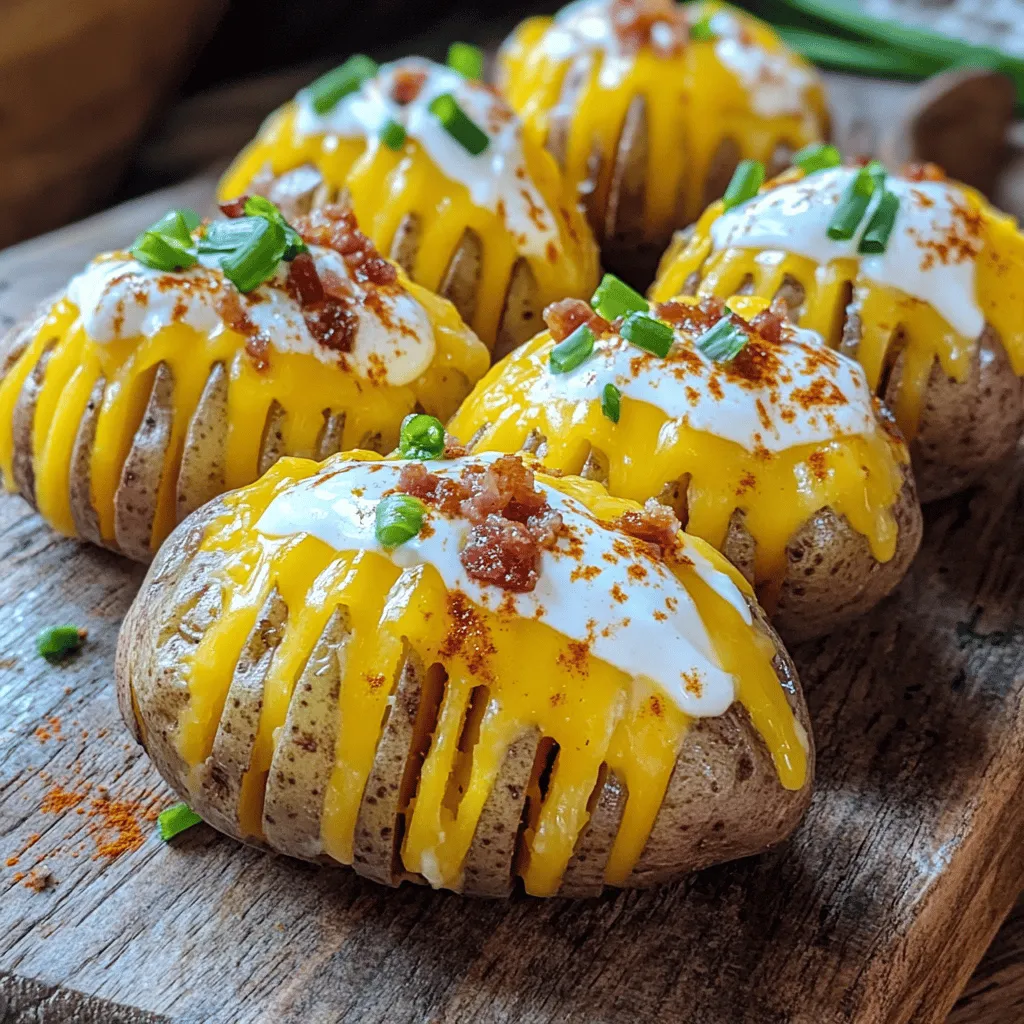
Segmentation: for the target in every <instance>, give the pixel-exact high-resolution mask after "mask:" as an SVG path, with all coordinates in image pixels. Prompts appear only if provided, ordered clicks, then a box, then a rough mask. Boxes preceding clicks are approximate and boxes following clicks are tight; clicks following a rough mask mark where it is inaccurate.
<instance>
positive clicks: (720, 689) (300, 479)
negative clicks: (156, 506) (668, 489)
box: [117, 422, 814, 896]
mask: <svg viewBox="0 0 1024 1024" xmlns="http://www.w3.org/2000/svg"><path fill="white" fill-rule="evenodd" d="M436 426H437V428H438V430H439V431H440V429H441V425H440V423H439V422H438V423H437V424H436ZM446 454H447V455H451V456H452V457H451V458H446V459H433V458H431V459H430V460H429V461H417V460H413V459H407V460H405V459H385V460H381V459H379V458H377V457H376V456H373V455H372V454H370V453H365V452H355V453H346V454H341V455H336V456H332V457H331V458H330V459H328V460H327V461H326V462H324V463H322V464H320V465H317V464H316V463H313V462H310V461H305V460H301V459H282V460H281V461H280V462H278V463H277V464H276V465H275V466H274V467H273V468H272V469H271V470H270V471H269V472H268V473H267V474H266V475H265V476H264V477H263V478H262V479H261V480H259V481H258V482H257V483H255V484H252V485H250V486H248V487H246V488H243V489H241V490H239V491H236V492H234V493H231V494H228V495H225V496H222V497H219V498H217V499H215V500H214V501H213V502H211V503H210V504H208V505H206V506H204V507H203V508H202V509H200V510H199V511H197V512H195V513H194V514H193V515H192V516H190V517H189V518H188V519H187V520H186V521H185V522H184V523H182V524H181V525H180V526H179V527H178V528H177V530H176V532H175V533H174V535H173V536H172V538H171V540H170V541H169V542H168V543H167V544H165V545H164V546H163V548H162V549H161V551H160V553H159V554H158V556H157V558H156V560H155V561H154V563H153V565H152V566H151V567H150V569H149V573H148V575H147V577H146V580H145V582H144V583H143V586H142V589H141V591H140V593H139V594H138V596H137V597H136V599H135V602H134V604H133V605H132V607H131V609H130V610H129V612H128V615H127V617H126V619H125V621H124V624H123V626H122V629H121V634H120V638H119V642H118V650H117V691H118V698H119V705H120V707H121V712H122V714H123V716H124V718H125V721H126V722H127V723H128V726H129V728H130V729H131V730H132V731H133V733H134V735H135V736H136V738H137V739H138V740H139V742H141V743H142V744H143V745H144V746H145V748H146V750H147V751H148V752H149V755H150V757H151V758H152V759H153V761H154V763H155V764H156V766H157V768H158V769H159V770H160V772H161V774H162V775H163V776H164V777H165V778H166V780H167V781H168V782H169V783H170V784H171V785H172V786H173V787H174V789H175V790H177V792H178V793H179V794H180V795H181V797H182V798H183V799H184V800H186V801H188V803H189V805H190V806H191V807H192V808H194V809H195V811H196V812H197V813H198V814H200V815H201V816H202V817H203V818H204V819H205V820H206V821H207V822H209V823H210V824H211V825H213V826H215V827H216V828H218V829H220V830H221V831H223V832H226V833H227V834H228V835H231V836H234V837H236V838H238V839H241V840H243V841H245V842H247V843H252V844H256V845H259V846H263V847H266V848H269V849H271V850H274V851H277V852H279V853H284V854H288V855H290V856H293V857H300V858H303V859H305V860H309V861H314V862H318V863H323V864H347V865H351V866H352V867H353V868H354V869H355V870H356V871H357V872H359V873H360V874H362V875H365V876H367V877H369V878H372V879H375V880H377V881H379V882H383V883H385V884H387V885H397V884H398V883H399V882H401V881H402V880H406V879H408V880H412V881H414V882H425V883H428V884H430V885H432V886H434V887H435V888H442V887H443V888H447V889H452V890H455V891H459V892H464V893H467V894H473V895H479V896H504V895H506V894H507V893H509V892H510V890H511V889H512V887H513V885H514V884H515V881H516V879H521V880H522V882H523V885H524V886H525V889H526V891H527V892H529V893H532V894H534V895H538V896H552V895H556V894H557V895H563V896H584V895H596V894H598V893H600V892H601V890H602V888H603V887H604V886H605V885H611V886H647V885H652V884H655V883H658V882H662V881H666V880H670V879H674V878H677V877H679V875H681V874H682V873H684V872H687V871H691V870H695V869H697V868H701V867H703V866H705V865H708V864H711V863H714V862H719V861H723V860H727V859H730V858H733V857H742V856H746V855H749V854H752V853H755V852H758V851H760V850H763V849H765V848H766V847H768V846H770V845H771V844H773V843H776V842H778V841H779V840H781V839H782V838H783V837H784V836H786V835H787V834H788V833H789V832H790V831H791V830H792V829H793V827H794V826H795V825H796V823H797V821H798V820H799V818H800V816H801V814H802V813H803V810H804V808H805V807H806V804H807V801H808V799H809V794H810V786H811V779H812V774H813V763H814V755H813V749H812V744H811V739H810V733H809V726H808V720H807V712H806V709H805V706H804V702H803V697H802V695H801V691H800V688H799V684H798V681H797V678H796V675H795V672H794V669H793V665H792V663H791V661H790V659H789V657H788V655H787V654H786V652H785V650H784V649H783V647H782V646H781V644H780V642H779V641H778V639H777V638H776V636H775V634H774V633H773V632H772V630H771V628H770V627H769V626H768V625H767V623H766V621H765V619H764V618H763V615H762V613H761V612H760V610H759V608H758V607H757V605H756V603H755V601H754V598H753V594H752V591H751V590H750V588H749V587H748V585H747V584H746V581H745V580H743V578H742V577H741V576H740V575H739V574H738V573H737V572H736V571H735V570H734V569H733V568H732V567H731V566H729V564H728V563H727V562H726V561H725V560H724V559H723V558H722V557H721V556H720V555H719V554H718V553H717V552H715V551H714V550H712V549H711V548H709V547H708V546H707V545H705V544H704V543H703V542H701V541H700V540H697V539H696V538H692V537H688V536H686V535H685V534H682V533H680V532H679V530H678V527H679V524H678V521H676V519H675V517H674V515H673V514H672V512H671V510H669V509H666V508H663V507H661V506H654V507H653V508H649V509H643V508H641V507H640V506H639V505H637V504H635V503H633V502H629V501H624V500H622V499H615V498H611V497H609V496H608V495H607V493H606V492H605V491H604V489H603V488H602V487H601V486H600V485H599V484H597V483H594V482H591V481H585V480H581V479H577V478H573V477H562V478H556V477H551V476H547V475H543V474H541V473H539V472H538V473H536V474H535V473H534V471H533V469H532V468H531V467H530V466H529V465H528V464H525V463H524V461H523V460H522V458H520V457H518V456H500V457H498V456H494V455H489V456H481V457H466V456H465V455H464V454H457V453H455V452H453V451H451V450H450V449H449V450H447V451H446ZM527 651H528V652H529V657H527V658H524V657H523V653H524V652H527Z"/></svg>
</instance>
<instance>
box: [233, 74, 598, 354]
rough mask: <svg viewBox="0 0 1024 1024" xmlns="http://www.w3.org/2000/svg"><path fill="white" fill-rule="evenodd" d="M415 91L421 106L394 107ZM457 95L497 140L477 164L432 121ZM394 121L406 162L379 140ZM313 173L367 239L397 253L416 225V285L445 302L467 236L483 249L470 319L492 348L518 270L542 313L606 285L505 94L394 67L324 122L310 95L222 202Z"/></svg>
mask: <svg viewBox="0 0 1024 1024" xmlns="http://www.w3.org/2000/svg"><path fill="white" fill-rule="evenodd" d="M410 81H411V82H414V83H415V88H416V89H417V92H416V95H415V96H414V98H412V99H409V100H407V101H406V102H404V103H399V102H397V101H396V100H395V99H394V94H395V92H399V93H400V90H401V89H402V88H403V83H406V82H410ZM444 93H450V94H451V95H453V96H454V97H455V98H456V100H457V101H458V102H459V103H460V105H461V106H462V107H463V108H464V109H465V110H467V111H468V112H469V113H470V115H471V116H473V117H474V120H475V121H476V123H477V124H478V126H479V127H480V128H482V129H483V130H484V132H485V133H486V134H487V136H488V147H487V149H485V150H484V152H483V153H482V154H479V155H476V156H473V155H471V154H470V153H469V152H468V151H467V150H465V149H463V148H462V147H461V146H460V145H459V144H458V143H457V142H455V141H454V140H453V139H452V138H451V137H450V136H448V135H447V133H446V132H445V130H444V128H443V127H442V126H441V124H440V122H439V121H438V120H437V118H436V117H435V116H434V115H433V114H431V113H430V111H429V101H430V99H431V98H432V97H435V96H437V95H441V94H444ZM385 119H391V120H395V121H399V122H401V123H402V124H403V125H404V127H405V130H406V139H405V142H404V143H403V144H402V146H401V147H400V148H399V149H398V150H394V149H391V148H389V147H388V146H387V145H385V144H383V143H382V142H381V140H380V138H379V132H378V130H377V126H378V125H379V124H381V123H383V121H384V120H385ZM303 167H313V168H315V169H316V171H317V172H318V173H319V175H320V176H321V177H322V179H323V181H324V183H325V184H326V185H327V186H328V187H329V188H330V189H331V190H333V191H335V192H337V191H338V190H344V191H346V192H347V193H348V194H349V196H350V197H351V202H352V207H353V209H354V211H355V214H356V216H357V218H358V220H359V222H360V224H361V226H362V227H363V229H364V230H365V231H366V233H367V234H368V235H369V236H370V238H371V239H372V240H373V242H374V243H375V245H376V246H377V248H378V249H380V251H381V252H383V253H385V254H387V253H390V252H391V251H392V244H393V242H394V241H395V237H396V234H397V233H398V231H399V228H400V226H402V224H403V222H404V221H405V220H406V218H407V217H409V216H410V215H412V216H414V217H416V218H417V219H418V222H419V229H420V232H421V236H420V240H419V247H418V249H417V251H416V256H415V260H414V264H413V266H412V267H411V268H409V269H410V274H411V277H412V278H413V280H415V281H417V282H418V283H420V284H421V285H423V286H424V287H426V288H429V289H431V290H432V291H440V290H441V286H442V284H443V283H444V281H445V278H446V274H447V272H448V268H449V263H450V260H451V257H452V255H453V253H455V251H456V249H457V247H458V246H459V243H460V241H461V240H462V238H463V234H464V233H465V232H466V231H467V230H469V231H472V232H474V233H475V234H476V235H477V236H478V238H479V239H480V241H481V243H482V256H481V266H480V268H479V278H478V283H477V290H476V304H475V310H474V312H473V315H472V316H471V317H470V318H469V319H470V323H471V325H472V327H473V329H474V330H475V331H476V332H477V334H478V335H479V336H480V337H481V338H482V339H483V340H484V341H485V342H486V343H487V344H488V345H489V346H492V347H493V345H494V342H495V339H496V337H497V334H498V329H499V324H500V321H501V315H502V311H503V308H504V304H505V298H506V293H507V292H508V290H509V282H510V279H511V277H512V274H513V270H514V268H515V266H516V264H517V262H518V261H519V260H520V259H525V260H526V262H527V264H528V266H529V268H530V270H531V271H532V274H533V277H534V279H535V282H536V299H535V306H536V309H537V310H539V309H541V308H543V306H545V305H546V304H547V303H549V302H553V301H555V300H556V299H560V298H562V297H564V296H565V295H573V296H585V295H589V294H590V292H591V291H592V290H593V287H594V285H595V284H596V281H597V271H598V254H597V247H596V245H595V243H594V239H593V235H592V234H591V232H590V229H589V227H588V226H587V224H586V221H585V220H584V218H583V216H582V214H581V213H580V212H579V210H578V209H577V208H576V206H575V203H574V201H570V200H569V199H567V195H566V188H565V185H564V182H563V180H562V176H561V175H560V173H559V171H558V168H557V167H556V166H555V163H554V161H553V160H552V159H551V157H550V155H549V154H548V153H546V152H545V151H544V150H543V149H542V148H541V147H540V146H539V145H537V144H536V143H535V142H533V141H532V140H531V139H529V138H524V137H523V131H522V126H521V125H520V124H519V122H518V120H517V119H516V118H515V116H514V114H513V113H512V111H511V110H510V109H509V108H508V107H507V106H506V105H505V104H504V102H503V101H502V100H501V99H500V98H499V97H498V96H497V94H495V93H493V92H492V91H490V90H489V89H488V88H487V87H486V86H484V85H482V84H480V83H477V82H471V81H467V80H465V79H463V78H462V77H461V76H459V75H457V74H456V73H455V72H453V71H450V70H449V69H446V68H442V67H440V66H438V65H436V64H431V63H430V62H429V61H424V60H419V59H409V60H406V61H402V62H398V63H396V64H391V65H385V66H384V67H383V68H381V71H380V73H379V74H378V76H377V78H376V79H374V80H371V81H370V82H368V83H365V84H364V85H363V87H362V88H361V89H360V90H359V91H358V92H356V93H353V94H350V96H348V97H346V98H345V99H343V100H342V101H341V102H340V103H339V105H338V107H337V108H336V109H335V110H334V111H332V112H330V113H328V114H326V115H322V116H321V115H318V114H316V113H315V111H313V110H312V108H311V107H310V105H309V100H308V97H307V96H306V95H305V94H304V93H300V94H299V96H298V97H297V98H296V100H294V101H293V102H291V103H289V104H287V105H286V106H284V107H282V108H281V109H280V110H279V111H277V112H276V113H275V114H273V115H272V116H271V117H270V119H269V120H268V121H267V123H266V125H265V126H264V127H263V129H262V130H261V132H260V134H259V135H258V137H257V138H256V139H255V140H254V141H253V142H252V143H251V144H250V145H249V146H248V147H247V148H246V149H245V150H243V152H242V153H241V154H240V155H239V156H238V158H237V159H236V160H235V162H234V163H233V164H232V166H231V167H230V168H229V169H228V171H227V173H226V174H225V176H224V178H223V179H222V181H221V183H220V188H219V192H220V196H221V198H222V199H231V198H234V197H236V196H239V195H242V194H244V193H246V192H251V191H253V190H254V188H255V187H257V186H259V187H267V186H266V185H265V184H264V185H260V183H261V182H264V183H265V182H266V181H267V178H268V176H269V177H270V178H271V179H273V178H276V177H279V176H281V175H284V174H286V173H288V172H291V171H295V170H296V169H298V168H303Z"/></svg>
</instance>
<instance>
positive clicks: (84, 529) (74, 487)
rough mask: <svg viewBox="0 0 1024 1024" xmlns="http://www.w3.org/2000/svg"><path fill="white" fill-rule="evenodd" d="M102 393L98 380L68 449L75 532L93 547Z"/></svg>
mask: <svg viewBox="0 0 1024 1024" xmlns="http://www.w3.org/2000/svg"><path fill="white" fill-rule="evenodd" d="M106 390H107V382H106V379H105V378H103V377H98V378H97V380H96V383H95V384H94V385H93V388H92V392H91V393H90V394H89V401H88V402H87V403H86V406H85V412H84V413H83V414H82V418H81V420H79V423H78V430H77V431H76V433H75V444H74V447H73V448H72V449H71V478H70V480H69V481H68V499H69V502H70V505H71V518H72V521H73V522H74V524H75V532H76V533H77V534H78V536H79V537H81V538H82V540H88V541H91V542H92V543H93V544H103V534H102V533H101V531H100V518H99V515H98V514H97V512H96V507H95V505H94V504H93V500H92V450H93V447H94V445H95V444H96V424H97V423H99V419H100V410H101V409H102V408H103V396H104V394H105V393H106Z"/></svg>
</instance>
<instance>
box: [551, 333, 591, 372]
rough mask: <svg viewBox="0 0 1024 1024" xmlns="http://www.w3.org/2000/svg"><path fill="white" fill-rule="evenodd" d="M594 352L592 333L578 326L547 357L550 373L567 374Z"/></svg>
mask: <svg viewBox="0 0 1024 1024" xmlns="http://www.w3.org/2000/svg"><path fill="white" fill-rule="evenodd" d="M593 351H594V332H593V331H592V330H591V329H590V328H589V327H588V326H587V325H586V324H580V325H579V327H577V328H576V330H575V331H573V332H572V334H570V335H569V337H568V338H566V339H565V340H564V341H560V342H559V343H558V344H557V345H556V346H555V347H554V348H553V349H552V350H551V354H550V355H549V356H548V364H549V365H550V367H551V372H552V373H569V372H570V371H571V370H575V369H576V367H577V366H580V365H582V364H583V363H584V362H586V360H587V359H589V358H590V353H591V352H593Z"/></svg>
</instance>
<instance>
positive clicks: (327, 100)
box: [306, 53, 378, 114]
mask: <svg viewBox="0 0 1024 1024" xmlns="http://www.w3.org/2000/svg"><path fill="white" fill-rule="evenodd" d="M377 71H378V67H377V62H376V61H375V60H372V59H371V58H370V57H367V56H366V54H363V53H356V54H353V55H352V56H351V57H349V59H348V60H347V61H345V63H344V64H342V65H341V67H337V68H335V69H334V70H333V71H328V72H327V74H326V75H321V76H320V77H319V78H318V79H317V80H316V81H315V82H312V83H311V84H310V85H308V86H307V87H306V93H307V95H308V96H309V102H310V103H311V104H312V106H313V109H314V110H315V111H316V112H317V113H318V114H329V113H330V112H331V111H332V110H333V109H334V108H335V107H336V106H337V105H338V103H339V102H340V101H341V100H343V99H344V98H345V97H346V96H347V95H348V94H349V93H352V92H355V91H356V90H357V89H358V88H359V87H360V86H361V85H362V84H363V82H365V81H366V80H367V79H369V78H373V76H374V75H375V74H377Z"/></svg>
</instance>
